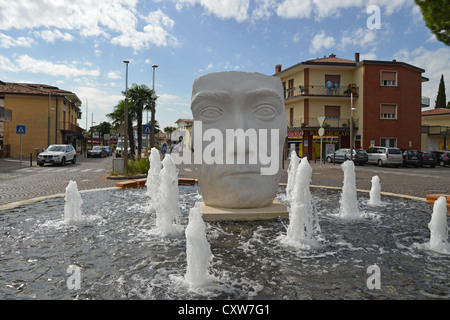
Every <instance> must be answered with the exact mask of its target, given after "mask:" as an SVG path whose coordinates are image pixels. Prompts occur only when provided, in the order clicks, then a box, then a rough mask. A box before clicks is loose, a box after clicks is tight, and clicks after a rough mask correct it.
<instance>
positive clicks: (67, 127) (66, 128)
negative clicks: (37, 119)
mask: <svg viewBox="0 0 450 320" xmlns="http://www.w3.org/2000/svg"><path fill="white" fill-rule="evenodd" d="M59 129H60V130H61V131H71V132H73V133H76V134H77V135H79V136H82V135H83V129H82V128H80V127H79V126H77V125H74V124H72V123H70V122H61V125H60V127H59Z"/></svg>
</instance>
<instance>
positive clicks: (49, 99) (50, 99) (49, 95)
mask: <svg viewBox="0 0 450 320" xmlns="http://www.w3.org/2000/svg"><path fill="white" fill-rule="evenodd" d="M51 102H52V93H51V92H49V93H48V133H47V147H48V146H50V130H51V129H50V126H51V124H50V121H51V116H50V110H51V106H50V105H51Z"/></svg>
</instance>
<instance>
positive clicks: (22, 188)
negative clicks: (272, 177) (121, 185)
mask: <svg viewBox="0 0 450 320" xmlns="http://www.w3.org/2000/svg"><path fill="white" fill-rule="evenodd" d="M112 159H113V157H106V158H84V157H83V156H78V158H77V163H76V164H71V163H69V164H66V165H65V166H52V165H45V166H44V167H39V166H37V165H36V162H35V161H34V162H33V166H30V163H29V160H28V161H27V160H23V161H22V166H20V165H19V160H17V159H15V160H12V159H0V210H1V209H2V205H6V204H11V203H16V202H20V201H26V200H30V199H35V198H38V197H45V196H51V195H55V194H56V195H62V194H64V193H65V188H66V187H67V185H68V184H69V182H70V181H71V180H73V181H76V182H77V185H78V189H79V190H80V191H82V190H92V189H101V188H111V187H115V185H116V182H117V180H113V179H108V176H109V173H110V171H111V168H112V161H113V160H112ZM310 164H311V166H312V168H313V175H312V181H311V185H312V186H327V187H337V188H339V187H342V185H343V179H344V174H343V171H342V169H341V165H340V164H338V163H336V164H333V163H331V164H330V163H323V164H322V166H321V165H320V163H319V162H314V161H310ZM288 167H289V161H286V162H285V163H284V170H283V174H282V176H281V181H280V182H281V183H286V182H287V169H288ZM355 172H356V184H357V186H356V187H357V188H358V189H360V190H370V188H371V179H372V177H373V176H375V175H377V176H379V178H380V181H381V187H382V191H383V192H389V193H394V194H401V195H407V196H413V197H419V198H426V195H427V194H430V193H443V194H450V167H448V166H447V167H440V166H437V167H436V168H428V167H424V168H414V167H400V168H393V167H378V166H376V165H368V164H366V165H364V166H355ZM178 177H180V178H197V168H196V165H179V166H178Z"/></svg>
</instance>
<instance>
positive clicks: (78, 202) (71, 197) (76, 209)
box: [64, 181, 83, 224]
mask: <svg viewBox="0 0 450 320" xmlns="http://www.w3.org/2000/svg"><path fill="white" fill-rule="evenodd" d="M64 199H65V205H64V222H65V223H67V224H74V223H78V222H80V221H82V220H83V213H82V211H81V206H82V205H83V200H82V199H81V195H80V192H79V191H78V186H77V183H76V181H70V182H69V184H68V185H67V187H66V194H65V198H64Z"/></svg>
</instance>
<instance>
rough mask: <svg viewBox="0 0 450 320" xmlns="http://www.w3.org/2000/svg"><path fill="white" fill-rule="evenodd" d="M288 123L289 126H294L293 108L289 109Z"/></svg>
mask: <svg viewBox="0 0 450 320" xmlns="http://www.w3.org/2000/svg"><path fill="white" fill-rule="evenodd" d="M289 124H290V127H293V126H294V108H290V109H289Z"/></svg>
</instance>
